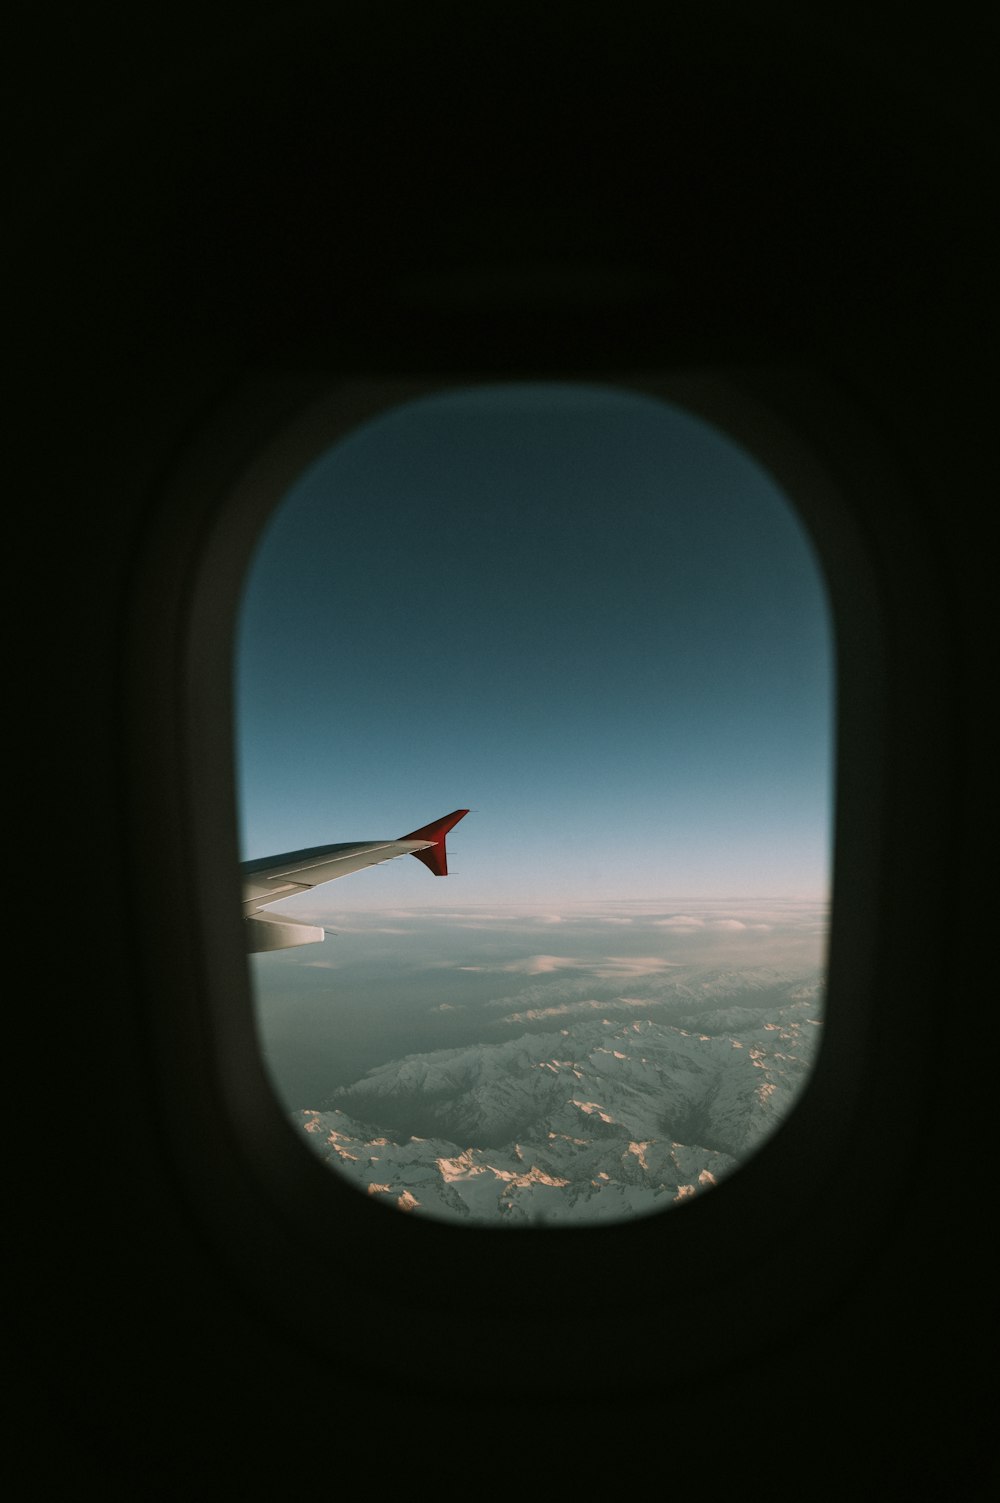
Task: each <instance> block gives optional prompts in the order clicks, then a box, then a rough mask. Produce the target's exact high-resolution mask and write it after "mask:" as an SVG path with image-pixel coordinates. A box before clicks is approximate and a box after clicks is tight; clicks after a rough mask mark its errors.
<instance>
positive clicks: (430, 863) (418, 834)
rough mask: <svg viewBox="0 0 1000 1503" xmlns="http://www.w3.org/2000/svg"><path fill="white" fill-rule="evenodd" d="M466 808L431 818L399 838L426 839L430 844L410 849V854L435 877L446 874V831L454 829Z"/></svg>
mask: <svg viewBox="0 0 1000 1503" xmlns="http://www.w3.org/2000/svg"><path fill="white" fill-rule="evenodd" d="M468 812H469V811H468V809H453V810H452V812H451V813H450V814H445V815H443V816H442V818H441V819H435V820H432V821H431V823H430V824H429V825H423V826H422V827H421V828H420V829H419V830H411V831H410V833H409V834H408V835H401V836H400V839H401V840H428V841H430V842H431V843H430V845H428V846H426V847H425V848H424V850H422V851H411V852H410V855H411V856H416V858H417V860H418V861H422V862H423V863H424V865H425V866H426V867H427V868H428V870H430V871H432V872H433V873H434V875H435V877H446V876H447V875H448V850H447V847H446V845H445V840H446V837H447V834H448V831H449V830H451V829H454V827H455V825H457V824H458V822H459V820H460V819H464V818H465V816H466V815H467V814H468Z"/></svg>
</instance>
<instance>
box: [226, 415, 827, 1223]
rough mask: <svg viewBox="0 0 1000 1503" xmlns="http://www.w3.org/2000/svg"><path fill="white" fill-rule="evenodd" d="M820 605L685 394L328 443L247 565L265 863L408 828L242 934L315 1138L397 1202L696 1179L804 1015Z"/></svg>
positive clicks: (803, 1040) (769, 1102)
mask: <svg viewBox="0 0 1000 1503" xmlns="http://www.w3.org/2000/svg"><path fill="white" fill-rule="evenodd" d="M832 655H833V650H832V633H831V629H830V622H829V618H828V610H827V605H826V597H825V591H824V589H823V585H822V581H821V577H820V573H819V569H818V565H817V563H816V560H815V557H814V554H813V552H812V548H811V545H810V543H809V541H808V539H807V537H806V534H805V532H804V529H803V527H802V524H801V523H800V522H799V521H798V519H797V517H796V516H795V514H794V513H793V512H792V511H791V509H790V508H789V505H788V503H787V502H786V501H785V500H784V498H783V497H782V495H781V493H780V491H779V490H778V489H777V487H776V485H775V484H774V482H773V481H772V480H771V479H770V477H769V476H768V475H767V473H766V472H765V471H764V470H763V469H762V468H761V466H760V465H759V464H758V463H757V462H756V461H755V460H754V459H752V458H751V457H750V456H749V455H748V454H747V453H746V452H745V451H744V450H742V449H740V448H738V447H737V446H736V445H734V444H733V443H732V442H731V441H730V440H728V439H725V438H724V437H722V436H721V435H720V434H718V433H717V431H716V430H715V429H713V428H711V427H710V426H709V425H708V424H706V423H705V422H703V421H702V420H700V419H698V418H695V417H693V416H691V415H690V414H688V413H685V412H681V411H680V410H679V409H677V408H675V407H671V406H668V405H667V404H665V403H662V402H659V401H654V400H653V399H651V398H648V397H640V396H636V395H635V394H632V393H629V392H625V391H621V390H617V389H612V388H599V387H586V386H585V387H569V386H556V385H552V386H532V387H524V386H511V387H491V388H480V389H470V390H467V391H459V392H455V393H451V394H448V395H446V396H443V397H435V398H429V399H425V400H423V401H420V402H412V403H408V404H406V406H404V407H401V408H397V409H395V411H394V412H391V413H388V414H386V415H385V416H384V417H382V418H379V419H377V420H375V421H374V422H372V423H369V424H366V425H365V426H364V427H363V428H361V429H359V430H356V431H355V433H353V434H352V435H351V436H350V437H349V438H348V439H346V440H344V441H342V442H341V443H340V444H338V445H336V446H335V447H334V448H333V449H331V450H330V451H328V453H327V454H326V455H324V456H323V457H322V458H321V459H320V460H318V461H317V462H316V463H315V464H314V465H313V466H311V467H310V468H309V469H308V470H307V471H306V472H305V473H304V475H303V476H302V477H301V479H300V480H299V481H298V482H297V484H296V485H295V486H294V487H293V488H292V490H291V491H290V492H289V495H288V497H287V498H286V500H285V502H284V504H283V505H282V507H280V508H279V510H278V511H277V512H276V513H275V516H274V518H273V520H272V521H271V523H270V525H269V527H268V529H267V530H266V532H265V534H264V537H263V539H262V542H261V545H260V547H259V549H258V553H257V556H256V559H255V561H254V564H253V567H252V569H251V572H250V576H249V578H248V583H247V589H246V595H245V602H244V610H243V615H242V620H241V631H240V640H239V644H238V661H237V668H238V676H237V733H238V734H237V739H238V766H239V781H240V789H241V817H242V821H243V840H244V856H245V857H246V858H250V857H255V856H260V855H265V854H269V853H275V852H278V851H282V850H292V849H296V848H301V847H305V846H310V845H316V844H322V843H326V842H332V841H339V840H370V839H378V838H382V837H393V836H398V835H400V834H402V833H404V832H405V831H407V830H409V829H412V828H414V827H416V826H419V825H421V824H423V823H425V822H426V821H428V820H429V819H432V818H434V817H436V816H438V815H441V814H444V813H447V812H448V811H449V810H451V809H453V808H455V807H458V806H466V805H467V806H469V807H470V809H471V810H472V811H473V812H471V813H470V814H469V815H468V817H467V818H466V819H465V820H464V821H463V822H462V823H461V824H460V825H458V826H457V827H456V829H455V830H454V831H453V832H452V834H451V835H450V836H449V840H448V845H449V854H450V870H451V873H452V874H451V875H450V876H449V877H447V878H444V879H436V878H433V877H431V876H430V875H429V873H428V872H427V871H426V870H425V869H424V868H423V867H421V866H420V865H419V864H418V863H417V862H415V861H413V860H412V859H411V858H409V857H405V858H402V859H400V860H396V861H393V862H391V863H388V864H387V865H385V866H379V867H374V868H372V869H370V870H368V871H364V872H360V873H357V874H355V875H352V876H349V877H346V878H344V879H341V880H339V881H337V882H335V883H333V884H331V885H329V886H326V887H323V888H318V889H316V890H315V891H314V892H313V893H310V894H305V895H302V896H301V897H299V898H296V899H292V900H289V901H288V902H286V903H282V904H281V905H279V908H276V909H275V910H273V911H275V912H276V913H277V912H278V911H282V912H284V913H287V914H288V915H289V916H295V917H301V918H309V919H312V920H313V921H314V922H318V923H322V924H325V925H327V926H329V928H330V929H332V930H333V931H334V932H333V933H331V934H328V936H327V938H326V940H325V942H324V943H323V944H321V945H310V946H306V947H303V948H301V949H296V950H291V951H282V952H277V953H273V954H266V955H257V956H253V957H252V958H251V964H252V974H253V978H254V987H255V995H256V1005H257V1017H258V1027H259V1031H260V1037H261V1043H262V1049H263V1052H264V1057H265V1061H266V1063H267V1066H268V1069H269V1072H270V1074H271V1077H272V1080H273V1082H274V1085H275V1089H276V1091H277V1093H278V1095H279V1097H280V1098H281V1099H282V1100H283V1102H284V1103H285V1105H286V1107H287V1109H288V1110H289V1112H290V1113H291V1114H292V1115H293V1118H294V1120H295V1121H296V1122H297V1123H298V1124H299V1126H300V1127H301V1129H302V1131H303V1134H304V1137H305V1140H306V1141H308V1142H309V1143H310V1145H311V1146H312V1147H313V1148H314V1149H315V1150H316V1151H317V1152H319V1153H320V1154H321V1155H322V1156H323V1157H324V1158H325V1159H326V1160H327V1162H329V1163H330V1165H331V1167H332V1168H334V1169H335V1170H337V1171H338V1172H340V1173H344V1174H346V1175H347V1176H348V1177H349V1178H351V1179H352V1180H353V1181H354V1182H356V1183H357V1184H358V1185H359V1187H360V1188H362V1189H364V1190H365V1191H366V1192H367V1193H369V1194H373V1195H376V1196H378V1197H380V1198H383V1199H386V1200H387V1201H389V1202H390V1203H391V1204H394V1205H398V1206H399V1207H400V1208H401V1209H404V1210H410V1211H413V1212H415V1213H417V1214H422V1213H426V1214H430V1215H434V1216H438V1217H444V1218H446V1219H450V1220H457V1221H468V1220H473V1221H476V1222H486V1223H489V1224H497V1225H504V1224H511V1225H516V1224H523V1223H525V1222H533V1221H544V1222H546V1223H549V1222H553V1223H557V1222H560V1221H580V1220H595V1219H605V1218H608V1217H610V1218H612V1219H614V1218H620V1217H626V1216H631V1215H635V1214H644V1213H646V1212H647V1211H650V1210H658V1209H660V1208H662V1207H664V1206H666V1205H673V1204H676V1203H678V1202H682V1201H683V1200H685V1199H687V1198H688V1197H690V1196H692V1195H696V1194H699V1193H702V1192H703V1191H704V1190H706V1189H710V1188H711V1186H712V1185H713V1184H715V1183H717V1182H718V1181H719V1179H721V1178H722V1177H724V1176H725V1174H726V1173H728V1172H730V1171H731V1170H732V1168H734V1167H735V1166H736V1165H737V1164H738V1163H739V1162H740V1160H741V1159H742V1158H744V1157H745V1156H746V1155H747V1154H748V1153H750V1152H753V1151H754V1150H755V1149H756V1148H757V1147H758V1146H759V1145H760V1144H761V1143H762V1142H763V1141H765V1140H766V1137H767V1136H768V1135H769V1133H770V1132H771V1131H773V1129H774V1126H775V1125H776V1123H777V1122H778V1121H779V1120H780V1119H781V1117H782V1116H783V1115H784V1114H786V1113H787V1111H788V1110H789V1108H790V1107H791V1105H792V1104H793V1102H794V1100H795V1099H796V1097H797V1095H798V1093H799V1092H800V1090H801V1088H802V1085H803V1082H804V1081H805V1079H806V1076H807V1074H808V1070H809V1068H810V1065H811V1061H812V1060H813V1058H814V1056H815V1052H816V1049H817V1047H818V1041H819V1036H820V1034H821V1020H822V1005H823V973H824V963H825V944H826V933H827V924H828V911H827V909H828V886H829V827H830V780H831V741H832V719H833V691H832V682H833V680H832Z"/></svg>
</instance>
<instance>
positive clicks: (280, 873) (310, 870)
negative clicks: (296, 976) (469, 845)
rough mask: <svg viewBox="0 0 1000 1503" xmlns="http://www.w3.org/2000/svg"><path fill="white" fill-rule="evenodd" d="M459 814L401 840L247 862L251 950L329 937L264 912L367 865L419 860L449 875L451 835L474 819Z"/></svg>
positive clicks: (318, 848)
mask: <svg viewBox="0 0 1000 1503" xmlns="http://www.w3.org/2000/svg"><path fill="white" fill-rule="evenodd" d="M468 812H469V811H468V809H456V810H455V811H454V812H453V813H452V814H446V815H445V816H444V817H443V818H442V819H436V820H434V821H433V822H432V823H431V824H429V825H423V826H422V827H421V828H420V829H419V830H412V831H411V832H410V834H409V835H401V836H400V838H399V839H398V840H366V841H352V842H347V843H344V844H340V845H316V846H310V847H309V849H308V850H304V851H286V852H285V853H284V855H281V856H262V857H259V858H258V859H257V860H255V861H244V862H243V865H242V868H241V870H242V873H243V918H244V921H245V923H246V929H247V949H248V950H250V951H251V952H255V951H259V950H284V949H288V948H289V947H290V946H292V945H308V944H312V943H314V942H315V941H317V940H321V939H322V938H323V937H324V933H325V931H324V930H323V929H322V928H316V927H315V926H313V925H311V924H304V923H302V922H301V920H297V919H289V918H278V917H277V916H276V915H274V914H270V913H261V912H259V910H260V909H262V908H264V907H266V906H267V905H268V904H270V903H276V902H278V901H279V899H281V898H291V897H294V895H295V894H296V893H298V892H308V891H309V890H310V888H313V887H318V886H319V885H320V884H321V883H323V882H333V881H334V880H335V879H336V878H337V877H346V876H347V875H348V873H350V872H358V871H362V870H363V869H364V867H366V866H378V865H379V864H380V862H383V861H392V860H393V859H394V858H395V857H396V856H416V857H417V859H418V860H419V861H422V862H423V863H424V865H425V866H427V867H429V868H430V870H431V871H432V872H433V873H434V875H435V876H437V877H445V876H447V875H448V853H447V850H446V848H445V837H446V836H447V834H448V831H449V830H450V829H451V828H452V827H453V826H454V825H457V824H458V821H459V820H460V819H463V818H464V817H465V815H466V814H468Z"/></svg>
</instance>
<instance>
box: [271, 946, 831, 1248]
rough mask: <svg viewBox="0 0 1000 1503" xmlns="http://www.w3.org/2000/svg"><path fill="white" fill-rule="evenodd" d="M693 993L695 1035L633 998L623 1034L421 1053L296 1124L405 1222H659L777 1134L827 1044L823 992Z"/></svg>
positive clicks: (774, 980) (742, 981)
mask: <svg viewBox="0 0 1000 1503" xmlns="http://www.w3.org/2000/svg"><path fill="white" fill-rule="evenodd" d="M678 980H679V978H678ZM686 990H687V998H688V999H690V1006H691V1015H690V1017H685V1018H684V1019H683V1020H682V1021H680V1022H679V1021H677V1017H676V1013H673V1014H672V1021H671V1022H669V1023H667V1022H663V1021H658V1020H657V1019H656V1018H655V1016H652V1015H651V1014H652V1013H653V1011H654V1009H653V1008H647V1014H649V1015H645V1016H643V1015H636V1013H635V1011H634V1006H633V1003H632V1002H631V1000H630V1001H629V1003H628V1006H629V1009H630V1015H629V1016H627V1017H625V1018H624V1019H623V1018H621V1017H614V1016H603V1017H601V1016H594V1015H593V1014H591V1015H590V1016H588V1017H586V1018H585V1019H584V1020H580V1019H579V1018H576V1019H574V1020H573V1021H572V1023H571V1025H570V1026H568V1027H564V1028H559V1029H554V1030H552V1031H551V1032H538V1033H532V1032H529V1033H523V1034H520V1035H519V1036H518V1037H516V1038H513V1039H507V1040H504V1041H503V1042H499V1043H484V1044H476V1045H472V1046H468V1047H464V1048H456V1049H443V1050H437V1051H435V1052H433V1053H429V1054H415V1055H410V1056H408V1057H407V1058H405V1059H401V1060H397V1061H394V1062H393V1063H391V1064H387V1065H384V1066H382V1067H380V1068H378V1069H375V1070H372V1071H370V1072H369V1073H368V1074H367V1075H366V1076H365V1077H364V1078H363V1079H362V1080H359V1081H357V1082H355V1083H354V1084H353V1085H351V1086H348V1087H346V1088H345V1089H343V1090H341V1091H339V1092H337V1093H336V1096H335V1097H334V1098H333V1101H332V1103H331V1106H330V1108H329V1109H328V1110H324V1111H319V1110H314V1109H308V1110H304V1111H301V1112H299V1113H296V1115H295V1120H296V1121H297V1122H298V1124H299V1125H300V1126H301V1128H302V1129H303V1130H304V1131H305V1133H306V1134H307V1136H308V1139H309V1142H310V1144H311V1145H312V1147H313V1148H314V1149H315V1150H316V1151H317V1152H318V1153H319V1154H320V1155H321V1156H322V1157H323V1158H324V1159H325V1160H326V1161H327V1162H329V1163H330V1165H331V1167H333V1168H335V1169H337V1170H338V1171H339V1172H341V1173H342V1174H345V1175H346V1176H347V1177H348V1178H349V1179H351V1180H353V1181H354V1182H355V1183H356V1184H358V1186H359V1187H360V1188H362V1189H364V1190H366V1191H367V1192H368V1193H369V1194H372V1195H378V1196H380V1197H384V1198H386V1199H388V1200H390V1201H391V1202H393V1203H394V1204H396V1205H398V1206H399V1207H400V1208H402V1209H407V1210H413V1211H419V1212H423V1213H425V1214H429V1215H433V1216H437V1217H444V1218H447V1219H450V1220H451V1219H461V1220H469V1219H472V1220H476V1221H485V1222H489V1223H493V1224H498V1223H511V1224H512V1223H517V1222H524V1221H528V1222H534V1221H544V1222H546V1223H551V1222H560V1221H570V1222H572V1221H581V1220H586V1221H595V1220H605V1219H612V1220H614V1219H620V1218H623V1217H629V1216H634V1215H640V1214H643V1213H645V1212H649V1211H653V1210H656V1209H661V1208H663V1207H664V1206H665V1205H667V1204H672V1203H674V1202H676V1201H680V1200H683V1199H684V1198H685V1197H686V1196H689V1195H695V1194H698V1193H699V1192H700V1191H703V1190H705V1189H706V1188H710V1187H711V1186H712V1185H714V1184H716V1183H717V1182H718V1180H719V1179H720V1178H722V1177H723V1176H724V1175H726V1174H728V1173H729V1172H731V1170H732V1169H733V1168H735V1167H736V1166H737V1165H738V1163H739V1162H740V1161H741V1160H742V1159H743V1158H745V1157H746V1156H747V1154H749V1153H750V1152H752V1151H753V1149H754V1148H756V1147H757V1146H758V1145H759V1144H760V1143H761V1142H762V1141H763V1140H764V1139H765V1138H767V1137H768V1136H769V1135H770V1133H771V1132H772V1131H773V1130H774V1128H775V1127H776V1126H777V1124H778V1122H779V1121H780V1120H781V1119H782V1118H783V1117H784V1116H785V1115H786V1114H787V1113H788V1111H789V1109H790V1108H791V1106H792V1104H793V1103H794V1101H795V1098H796V1097H797V1095H798V1094H799V1092H800V1090H801V1088H802V1086H803V1084H804V1082H805V1079H806V1076H807V1075H808V1072H809V1069H810V1066H811V1063H812V1059H813V1058H814V1056H815V1052H816V1048H817V1045H818V1039H819V1034H820V1019H821V1006H822V1000H821V988H820V985H819V982H818V980H817V979H816V978H814V977H807V978H801V977H799V978H789V977H788V976H787V975H785V976H778V975H776V974H775V973H773V972H768V973H767V974H766V976H765V975H763V974H758V975H754V974H747V973H743V974H742V975H737V974H733V973H728V974H725V973H714V974H713V975H712V976H710V977H708V978H705V977H703V978H702V980H701V982H697V983H692V984H691V986H690V989H689V990H688V989H687V988H686ZM673 992H674V996H675V997H676V995H677V991H676V987H675V988H673ZM765 997H766V1002H765ZM685 1000H687V999H685ZM608 1012H609V1013H613V1012H614V1008H613V1007H609V1008H608Z"/></svg>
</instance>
